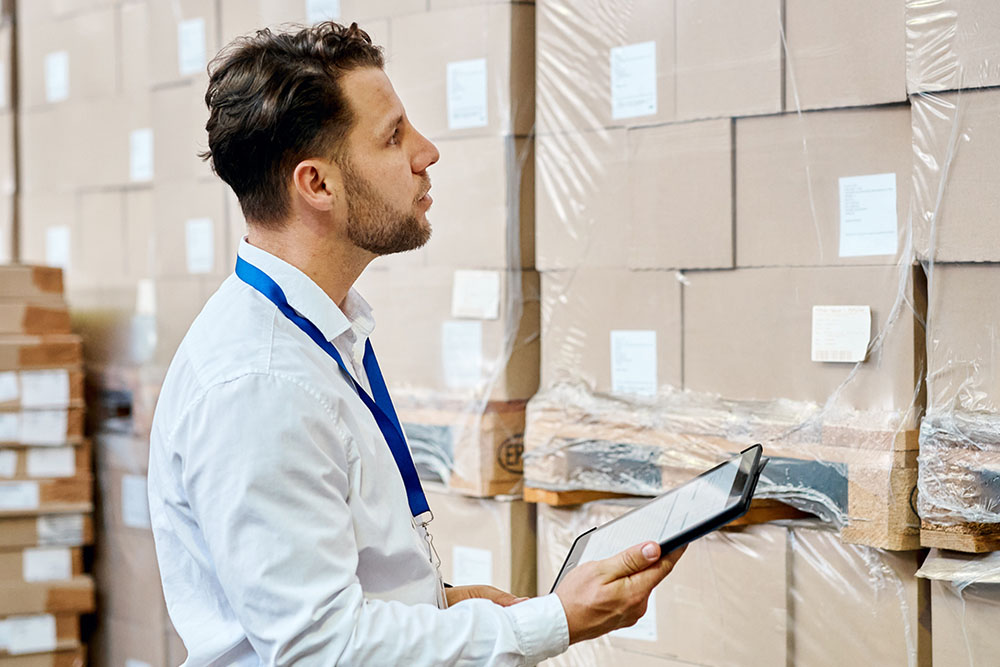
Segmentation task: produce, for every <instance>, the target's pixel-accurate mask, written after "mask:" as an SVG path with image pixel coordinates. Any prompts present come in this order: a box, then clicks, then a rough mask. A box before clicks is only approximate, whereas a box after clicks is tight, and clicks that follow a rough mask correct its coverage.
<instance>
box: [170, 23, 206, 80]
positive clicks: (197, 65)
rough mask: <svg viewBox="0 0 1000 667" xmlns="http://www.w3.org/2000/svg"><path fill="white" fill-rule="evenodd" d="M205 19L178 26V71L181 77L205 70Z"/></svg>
mask: <svg viewBox="0 0 1000 667" xmlns="http://www.w3.org/2000/svg"><path fill="white" fill-rule="evenodd" d="M205 51H206V48H205V19H203V18H201V17H198V18H193V19H188V20H186V21H181V22H180V23H178V24H177V69H178V71H179V72H180V73H181V76H187V75H188V74H198V73H199V72H202V71H203V70H204V69H205V63H206V60H205Z"/></svg>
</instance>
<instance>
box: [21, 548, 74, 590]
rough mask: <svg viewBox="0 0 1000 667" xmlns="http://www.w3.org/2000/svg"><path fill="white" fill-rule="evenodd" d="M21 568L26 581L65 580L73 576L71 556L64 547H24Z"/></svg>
mask: <svg viewBox="0 0 1000 667" xmlns="http://www.w3.org/2000/svg"><path fill="white" fill-rule="evenodd" d="M21 569H22V570H23V574H24V580H25V581H28V582H31V581H66V580H67V579H72V578H73V558H72V555H71V554H70V551H69V549H67V548H65V547H62V548H59V547H46V548H42V549H38V548H36V549H25V550H24V555H23V556H22V557H21Z"/></svg>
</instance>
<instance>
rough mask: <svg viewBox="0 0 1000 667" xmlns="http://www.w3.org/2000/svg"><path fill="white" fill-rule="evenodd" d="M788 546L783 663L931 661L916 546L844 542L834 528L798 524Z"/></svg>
mask: <svg viewBox="0 0 1000 667" xmlns="http://www.w3.org/2000/svg"><path fill="white" fill-rule="evenodd" d="M790 546H791V548H790V553H791V559H790V570H789V577H790V579H789V602H788V604H789V616H790V621H789V622H790V630H791V633H792V637H791V641H790V646H791V650H792V655H791V656H790V661H789V664H796V665H849V664H859V665H864V664H868V665H919V666H921V667H923V666H928V665H930V659H931V655H930V647H931V635H930V631H931V628H930V618H929V612H930V609H929V607H930V596H929V594H928V586H927V582H926V581H923V580H921V579H918V578H917V577H916V572H917V568H918V567H919V566H920V559H921V557H922V552H920V551H901V552H890V551H881V550H878V549H873V548H871V547H863V546H857V545H851V544H845V543H844V542H842V541H841V539H840V537H839V536H838V535H837V533H836V532H833V531H830V530H824V529H822V528H820V529H814V528H802V527H797V528H793V529H792V530H791V543H790ZM945 664H948V663H945Z"/></svg>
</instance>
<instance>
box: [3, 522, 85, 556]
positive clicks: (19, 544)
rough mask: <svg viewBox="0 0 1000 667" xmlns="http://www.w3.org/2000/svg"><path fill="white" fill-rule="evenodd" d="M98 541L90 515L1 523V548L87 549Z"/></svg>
mask: <svg viewBox="0 0 1000 667" xmlns="http://www.w3.org/2000/svg"><path fill="white" fill-rule="evenodd" d="M93 541H94V524H93V520H92V518H91V516H90V515H89V514H72V513H68V514H46V515H42V516H14V517H7V518H3V519H0V548H3V549H23V548H26V547H37V546H41V547H44V546H68V547H75V546H83V545H85V544H92V543H93Z"/></svg>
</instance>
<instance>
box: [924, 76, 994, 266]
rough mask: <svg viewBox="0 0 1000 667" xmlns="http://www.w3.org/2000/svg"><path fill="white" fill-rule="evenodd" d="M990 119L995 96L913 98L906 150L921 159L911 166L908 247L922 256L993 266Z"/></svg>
mask: <svg viewBox="0 0 1000 667" xmlns="http://www.w3.org/2000/svg"><path fill="white" fill-rule="evenodd" d="M998 113H1000V91H998V90H983V91H978V90H977V91H967V92H963V93H954V94H951V93H949V94H944V95H934V96H930V95H926V96H920V97H916V98H914V100H913V137H914V138H913V143H914V148H915V150H917V151H918V152H919V154H921V155H923V156H925V157H924V159H922V160H914V161H913V164H914V170H915V172H916V173H915V178H914V182H915V183H917V184H918V187H917V190H916V192H915V196H914V211H913V216H912V217H913V238H914V241H913V243H914V247H915V249H916V251H917V252H918V253H919V254H920V255H921V256H922V257H927V258H931V257H932V258H933V259H934V260H935V261H938V262H996V261H1000V230H998V229H997V225H994V224H991V223H990V218H991V216H992V215H993V212H994V211H995V210H996V207H997V205H998V204H1000V188H998V187H997V185H996V183H995V182H994V181H993V180H991V179H990V178H988V177H987V174H988V173H989V170H990V169H992V165H993V163H994V161H995V156H996V153H997V150H1000V128H998V127H997V123H996V117H997V114H998ZM932 245H933V248H932V247H931V246H932Z"/></svg>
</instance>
